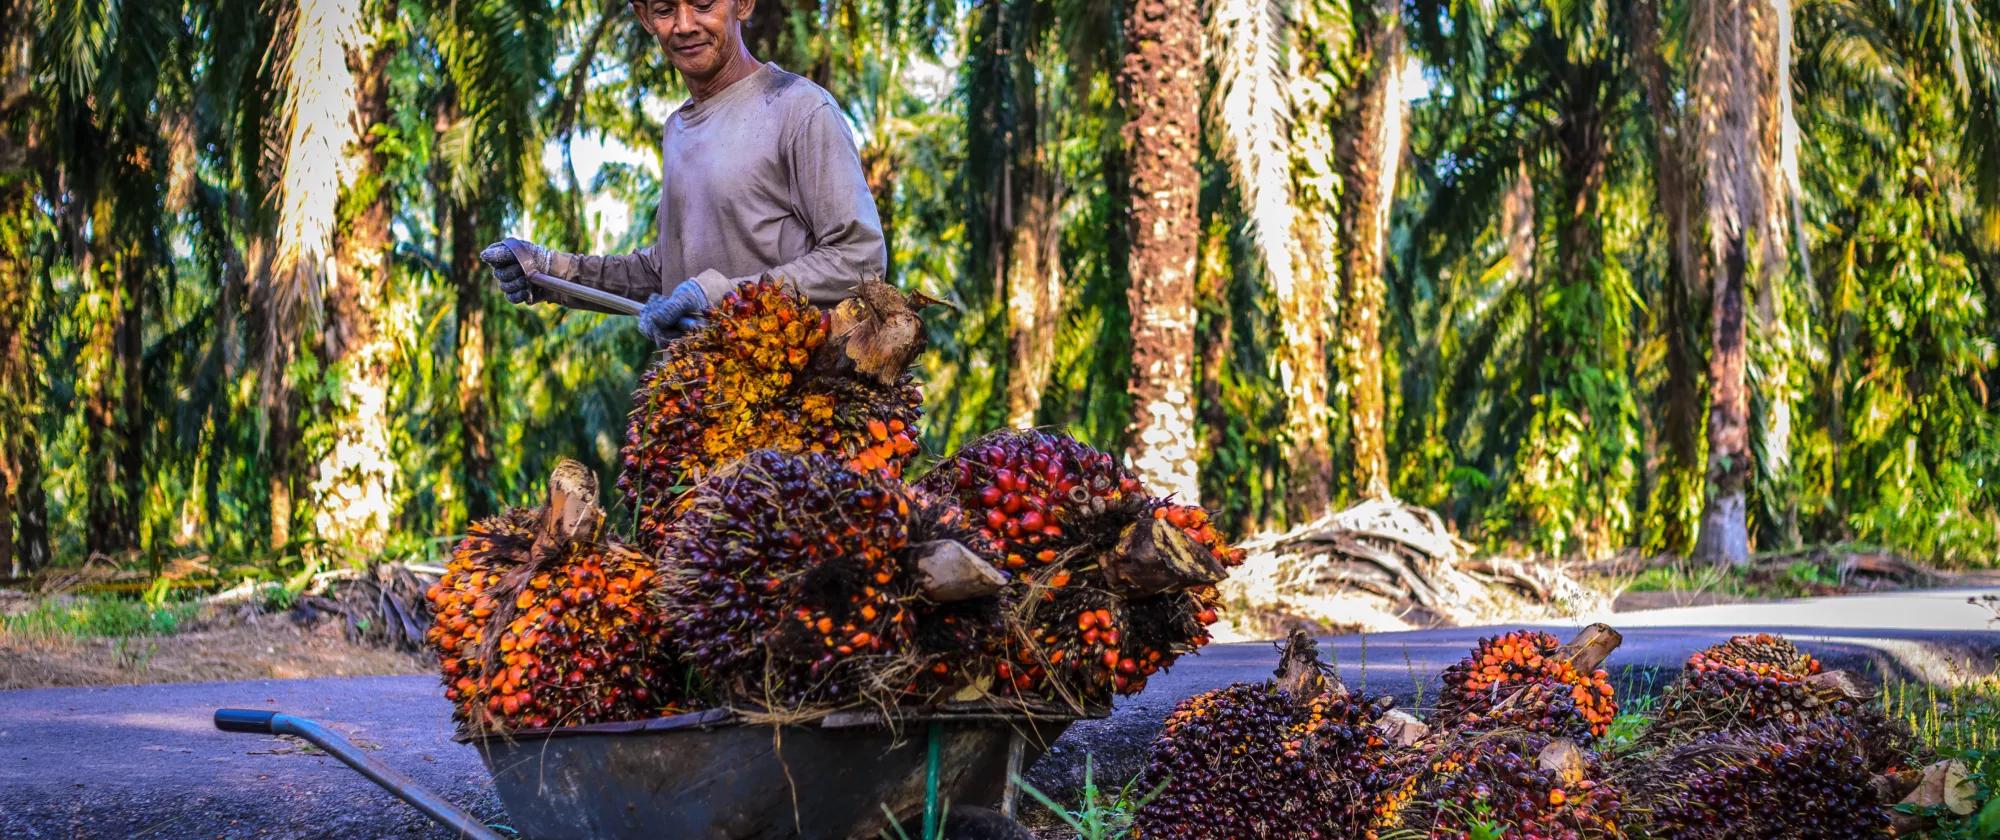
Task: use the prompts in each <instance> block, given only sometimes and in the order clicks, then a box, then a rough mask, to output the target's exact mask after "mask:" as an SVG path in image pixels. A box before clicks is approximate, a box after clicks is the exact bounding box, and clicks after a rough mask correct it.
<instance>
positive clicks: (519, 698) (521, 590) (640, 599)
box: [426, 509, 687, 732]
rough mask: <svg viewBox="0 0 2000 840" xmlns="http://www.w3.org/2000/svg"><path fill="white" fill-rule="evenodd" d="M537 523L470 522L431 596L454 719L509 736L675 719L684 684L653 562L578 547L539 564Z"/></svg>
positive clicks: (511, 515) (612, 547) (517, 517)
mask: <svg viewBox="0 0 2000 840" xmlns="http://www.w3.org/2000/svg"><path fill="white" fill-rule="evenodd" d="M541 519H542V511H541V510H539V509H515V510H512V511H509V512H507V513H505V514H502V515H500V516H496V517H493V518H490V519H486V520H482V521H480V522H476V523H474V524H473V525H472V527H471V528H470V529H468V531H467V533H466V536H465V538H464V539H463V540H461V541H460V542H459V543H458V545H457V546H456V547H454V548H453V550H452V556H451V560H450V561H449V563H448V564H447V565H446V568H445V573H444V575H443V576H442V577H441V578H439V580H438V582H437V584H435V585H434V586H432V587H431V589H430V591H429V592H428V593H427V594H428V597H429V600H430V602H431V605H432V607H433V609H434V610H435V613H436V620H435V621H434V622H433V623H432V625H431V628H430V630H429V631H428V632H427V634H426V639H427V641H428V642H429V643H430V646H431V648H432V649H433V650H434V651H435V652H436V653H437V655H438V660H439V666H440V668H441V669H442V671H443V675H444V683H445V699H446V700H448V701H450V702H451V704H452V715H453V718H454V719H456V720H457V721H458V722H459V724H460V725H461V726H462V727H464V728H465V729H466V730H467V731H469V732H492V731H498V732H506V731H513V730H520V729H540V728H546V727H551V726H571V725H579V724H589V723H606V722H611V721H621V720H636V719H641V718H647V717H653V716H655V715H658V714H660V713H662V712H665V711H675V710H677V709H678V707H679V705H680V704H681V703H683V702H684V701H685V696H684V695H685V694H686V689H687V681H686V674H685V672H684V671H683V669H682V668H681V667H680V666H679V665H678V664H677V661H676V659H675V655H674V651H673V650H672V649H671V648H670V647H669V645H668V641H667V640H668V639H670V638H671V636H670V634H669V633H668V632H667V631H666V621H665V619H664V617H663V616H662V615H661V614H660V613H659V612H658V611H657V610H656V609H655V608H654V607H653V604H652V602H651V598H652V595H653V593H654V591H655V590H656V589H657V588H658V586H659V578H658V573H657V571H656V570H655V568H654V566H653V563H652V561H650V560H648V559H647V558H646V557H644V556H642V555H640V554H639V553H638V552H635V551H632V550H630V549H628V548H625V547H623V546H620V545H616V544H600V543H592V542H576V543H571V544H568V545H566V546H563V547H561V548H559V549H557V550H556V551H555V553H554V554H553V555H552V556H550V557H549V558H547V559H546V560H545V561H543V562H539V563H538V562H535V561H534V560H533V559H532V555H533V553H534V552H533V551H532V548H533V546H534V544H535V539H536V528H537V526H538V525H539V524H540V522H541ZM496 633H497V634H498V635H497V637H496V636H494V635H493V634H496Z"/></svg>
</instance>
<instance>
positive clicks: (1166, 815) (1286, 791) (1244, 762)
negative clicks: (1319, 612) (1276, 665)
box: [1133, 683, 1386, 840]
mask: <svg viewBox="0 0 2000 840" xmlns="http://www.w3.org/2000/svg"><path fill="white" fill-rule="evenodd" d="M1383 708H1384V706H1383V705H1382V704H1375V703H1370V702H1369V701H1368V700H1367V699H1366V698H1363V697H1361V696H1359V695H1332V694H1323V695H1320V696H1318V697H1315V698H1312V699H1310V700H1305V701H1300V700H1297V699H1295V698H1293V697H1292V696H1291V695H1290V694H1289V693H1288V692H1285V691H1283V690H1279V689H1274V688H1271V687H1270V686H1266V685H1250V684H1246V683H1237V684H1235V685H1232V686H1229V687H1227V688H1221V689H1216V690H1214V691H1209V692H1206V693H1203V694H1198V695H1195V696H1194V697H1190V698H1188V699H1186V700H1183V701H1181V703H1180V704H1179V705H1178V706H1176V707H1175V708H1174V711H1173V713H1172V714H1170V715H1168V716H1167V721H1166V727H1165V729H1164V730H1162V731H1161V733H1160V735H1159V737H1158V738H1156V739H1155V740H1154V741H1153V749H1152V758H1151V761H1150V762H1149V763H1148V765H1147V768H1146V773H1145V777H1144V780H1143V781H1142V782H1141V783H1140V787H1141V789H1143V790H1147V791H1152V790H1154V789H1155V788H1158V789H1159V794H1158V795H1157V796H1154V797H1153V798H1152V799H1150V800H1148V801H1147V802H1146V803H1145V804H1144V805H1143V806H1141V808H1140V809H1139V813H1138V814H1137V816H1136V819H1135V820H1134V821H1133V831H1134V834H1135V836H1138V837H1143V838H1162V839H1163V840H1169V839H1171V838H1189V839H1190V840H1193V839H1194V838H1216V840H1233V839H1234V838H1247V837H1299V838H1315V837H1325V838H1349V837H1356V836H1359V833H1360V831H1361V830H1362V829H1363V828H1364V827H1365V825H1366V821H1367V819H1368V815H1369V813H1370V806H1371V803H1372V802H1373V800H1374V796H1375V794H1376V793H1377V792H1378V791H1379V790H1380V785H1381V784H1382V783H1383V781H1382V779H1381V778H1380V775H1379V773H1378V769H1379V767H1380V765H1381V758H1382V756H1383V755H1384V754H1385V752H1386V748H1385V747H1384V745H1383V743H1382V741H1381V739H1380V738H1379V737H1377V736H1376V734H1375V732H1374V730H1373V728H1372V726H1373V724H1374V722H1375V720H1376V719H1377V718H1378V717H1379V716H1380V714H1381V711H1382V709H1383ZM1162 786H1164V787H1162Z"/></svg>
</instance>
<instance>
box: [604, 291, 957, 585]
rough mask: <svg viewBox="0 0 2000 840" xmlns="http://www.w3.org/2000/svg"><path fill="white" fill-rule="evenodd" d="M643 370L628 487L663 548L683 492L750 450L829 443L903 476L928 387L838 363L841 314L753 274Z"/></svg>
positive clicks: (828, 447) (650, 540) (643, 528)
mask: <svg viewBox="0 0 2000 840" xmlns="http://www.w3.org/2000/svg"><path fill="white" fill-rule="evenodd" d="M708 315H709V324H708V326H706V327H703V328H701V329H699V330H696V331H695V332H693V333H691V334H689V335H688V336H686V337H684V338H681V339H679V340H677V341H675V342H673V343H672V344H670V345H668V346H667V348H666V349H665V350H664V351H663V352H662V354H661V356H660V360H659V361H658V362H656V363H655V364H654V365H653V366H652V367H651V368H649V369H648V370H647V371H646V372H645V373H644V374H643V375H642V376H641V377H640V380H639V389H638V392H637V393H636V394H635V395H634V399H633V408H632V415H631V422H630V424H629V426H628V427H627V430H626V435H625V449H624V471H623V473H622V474H621V475H620V476H619V479H618V487H619V490H620V491H622V492H623V493H624V494H625V497H626V498H627V499H628V500H630V502H631V504H632V505H633V506H634V507H635V508H636V513H637V515H638V528H637V531H638V534H637V539H638V542H639V545H640V547H641V548H643V549H645V550H647V551H656V550H657V549H658V547H659V545H660V543H661V541H662V540H663V539H664V537H665V533H666V529H667V527H668V526H669V525H670V524H671V522H672V520H673V518H674V516H675V515H677V513H678V512H679V504H678V502H679V500H680V499H681V496H682V495H683V494H684V493H686V492H687V490H688V489H689V488H690V487H692V486H693V485H694V484H695V483H696V482H697V481H699V480H700V479H701V478H702V477H703V476H706V475H709V474H711V473H713V472H715V471H716V470H717V469H719V468H720V467H722V466H723V465H725V464H728V463H729V462H730V461H733V460H735V459H736V458H737V457H739V456H741V455H742V454H744V453H746V452H750V451H753V450H758V449H772V450H777V451H780V452H828V453H832V454H834V455H837V456H839V457H841V458H844V459H848V460H849V461H851V462H852V463H853V464H854V465H855V466H857V467H859V468H863V469H879V470H884V471H887V472H889V473H890V474H892V475H897V476H900V475H901V473H902V469H903V466H904V465H905V464H907V463H908V461H909V459H910V458H911V457H913V456H914V455H915V453H916V452H917V449H918V445H917V429H916V423H917V419H918V417H919V416H920V415H921V413H922V401H923V395H922V393H921V392H920V391H919V389H918V388H917V386H916V383H915V380H914V379H913V378H912V377H911V376H910V374H909V373H908V372H907V371H905V372H904V373H903V374H902V375H901V376H900V377H898V378H895V379H894V380H893V381H891V382H888V383H886V384H885V383H884V382H882V381H879V380H877V379H875V378H873V377H869V376H864V375H860V374H858V373H856V372H854V371H852V370H851V369H844V368H842V367H841V366H839V365H836V364H832V363H830V362H829V359H828V355H827V352H826V351H827V349H828V348H829V346H830V342H832V341H833V340H834V339H833V338H832V336H831V335H830V332H831V330H832V316H831V315H829V314H828V313H825V312H822V311H820V310H818V309H816V308H814V307H813V306H812V305H811V304H809V303H807V302H805V300H804V299H803V298H801V297H799V296H798V295H797V294H796V293H795V292H793V291H791V290H790V289H789V288H788V287H786V286H785V285H784V284H782V283H781V282H779V281H777V280H774V279H770V278H765V279H763V280H758V281H751V282H745V283H744V284H742V285H741V286H739V287H738V288H737V289H736V290H735V291H734V292H731V293H730V294H729V295H728V296H727V297H725V298H724V299H723V300H722V301H721V302H720V303H718V304H716V305H715V306H714V307H713V308H711V309H710V310H709V313H708Z"/></svg>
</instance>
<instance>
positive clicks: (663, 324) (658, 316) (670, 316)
mask: <svg viewBox="0 0 2000 840" xmlns="http://www.w3.org/2000/svg"><path fill="white" fill-rule="evenodd" d="M706 311H708V295H707V294H706V293H704V292H702V290H701V284H699V283H696V282H694V281H693V280H683V281H681V284H680V285H678V286H675V287H674V290H673V292H672V293H671V294H664V295H653V296H652V297H650V298H647V299H646V307H645V308H644V309H641V310H639V331H640V332H642V333H645V334H646V337H647V338H650V339H652V340H653V343H654V344H658V345H660V346H662V347H664V346H666V344H667V342H669V341H673V340H674V339H676V338H680V337H681V336H684V335H686V334H688V333H691V332H694V331H695V330H698V329H701V328H702V326H704V325H705V324H707V323H708V321H707V319H705V318H703V317H702V313H704V312H706Z"/></svg>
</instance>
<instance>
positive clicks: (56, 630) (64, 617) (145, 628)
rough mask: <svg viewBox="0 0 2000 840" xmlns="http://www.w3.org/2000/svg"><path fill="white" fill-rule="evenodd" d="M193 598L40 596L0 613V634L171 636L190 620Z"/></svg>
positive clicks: (196, 607) (195, 606)
mask: <svg viewBox="0 0 2000 840" xmlns="http://www.w3.org/2000/svg"><path fill="white" fill-rule="evenodd" d="M200 610H201V606H200V605H199V604H194V603H175V602H166V603H161V604H149V603H147V602H146V601H144V600H141V599H138V598H129V597H118V596H112V595H83V596H60V597H54V598H42V599H39V600H37V601H35V602H34V603H32V604H30V605H29V606H28V607H27V609H25V610H22V611H20V612H17V613H14V614H11V615H0V633H4V634H6V635H9V636H13V637H16V638H20V639H99V638H109V639H130V638H139V637H148V636H172V635H174V634H176V633H179V632H181V631H182V630H184V629H187V627H188V626H189V625H190V624H192V623H193V622H194V619H195V617H196V615H197V614H198V613H199V612H200Z"/></svg>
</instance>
